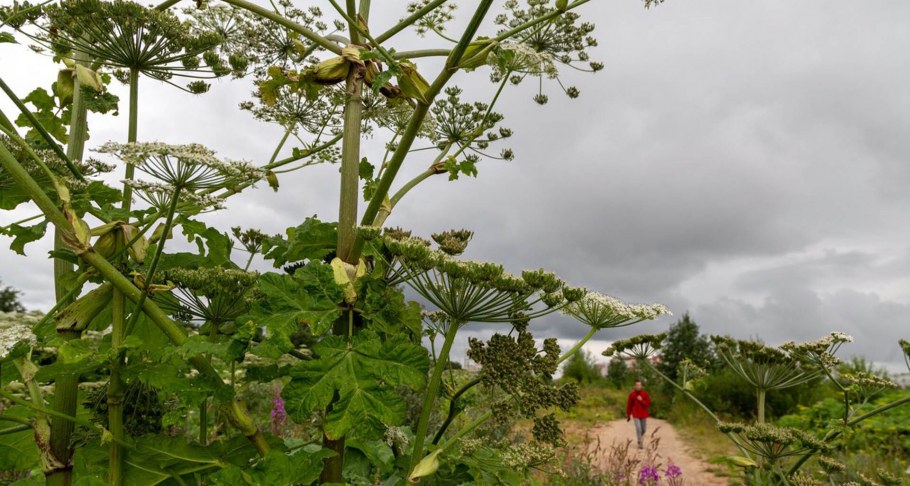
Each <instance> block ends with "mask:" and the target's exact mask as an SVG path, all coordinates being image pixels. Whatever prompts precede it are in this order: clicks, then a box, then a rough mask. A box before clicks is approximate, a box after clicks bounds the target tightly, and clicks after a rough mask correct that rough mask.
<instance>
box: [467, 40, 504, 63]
mask: <svg viewBox="0 0 910 486" xmlns="http://www.w3.org/2000/svg"><path fill="white" fill-rule="evenodd" d="M497 45H499V42H497V41H496V39H483V40H476V41H474V42H471V43H470V44H468V47H467V48H466V49H465V50H464V54H462V55H461V61H459V62H458V67H459V68H461V69H467V70H469V71H470V70H472V69H477V68H479V67H480V66H483V65H484V64H486V63H487V57H488V56H489V55H490V52H492V51H493V48H495V47H496V46H497Z"/></svg>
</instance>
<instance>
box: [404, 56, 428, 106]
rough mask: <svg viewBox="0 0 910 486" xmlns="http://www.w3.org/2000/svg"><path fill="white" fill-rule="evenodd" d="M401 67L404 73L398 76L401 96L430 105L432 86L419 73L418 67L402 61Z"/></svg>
mask: <svg viewBox="0 0 910 486" xmlns="http://www.w3.org/2000/svg"><path fill="white" fill-rule="evenodd" d="M399 66H401V71H402V74H401V75H400V76H398V86H399V87H400V88H401V94H402V95H404V96H405V97H407V98H412V99H415V100H417V101H419V102H421V103H423V104H429V103H430V100H429V99H428V98H427V93H428V92H429V91H430V84H429V83H427V80H426V79H424V78H423V76H421V75H420V73H418V72H417V66H416V65H415V64H414V63H412V62H409V61H402V62H401V63H400V64H399Z"/></svg>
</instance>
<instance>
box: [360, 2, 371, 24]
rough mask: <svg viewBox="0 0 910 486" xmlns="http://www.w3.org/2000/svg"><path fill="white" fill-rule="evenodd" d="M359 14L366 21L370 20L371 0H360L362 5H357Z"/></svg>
mask: <svg viewBox="0 0 910 486" xmlns="http://www.w3.org/2000/svg"><path fill="white" fill-rule="evenodd" d="M357 14H358V15H360V17H361V18H362V19H363V21H364V22H369V21H370V0H360V5H359V6H358V7H357Z"/></svg>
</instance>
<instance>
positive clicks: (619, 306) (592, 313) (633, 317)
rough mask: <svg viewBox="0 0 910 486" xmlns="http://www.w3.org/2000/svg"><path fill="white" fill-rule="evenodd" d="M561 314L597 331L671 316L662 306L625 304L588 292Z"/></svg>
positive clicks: (607, 296) (612, 298)
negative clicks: (662, 316)
mask: <svg viewBox="0 0 910 486" xmlns="http://www.w3.org/2000/svg"><path fill="white" fill-rule="evenodd" d="M563 312H565V313H566V314H568V315H570V316H572V317H574V318H576V319H578V320H579V321H581V322H583V323H585V324H587V325H589V326H591V327H596V328H598V329H606V328H614V327H624V326H630V325H632V324H635V323H638V322H641V321H646V320H651V319H655V318H657V317H658V316H660V315H663V314H667V315H671V314H670V311H669V310H668V309H667V307H666V306H664V305H662V304H650V305H647V304H627V303H625V302H623V301H621V300H619V299H617V298H616V297H613V296H610V295H606V294H601V293H598V292H588V293H587V294H585V296H584V297H582V298H581V300H579V301H577V302H573V303H571V304H569V305H567V306H566V307H565V308H564V309H563Z"/></svg>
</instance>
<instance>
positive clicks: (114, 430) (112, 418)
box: [107, 68, 142, 486]
mask: <svg viewBox="0 0 910 486" xmlns="http://www.w3.org/2000/svg"><path fill="white" fill-rule="evenodd" d="M129 86H130V100H129V104H130V108H129V122H128V126H127V142H130V143H131V142H135V141H136V133H137V131H138V125H139V70H137V69H135V68H134V69H130V78H129ZM134 173H135V167H134V166H133V164H127V165H126V174H125V177H126V179H127V180H128V181H131V180H133V176H134ZM132 203H133V188H132V187H131V186H130V185H129V184H124V185H123V198H122V200H121V207H122V208H123V209H124V210H125V211H127V212H129V210H130V207H131V206H132ZM141 305H142V304H141V301H140V304H139V305H137V306H136V310H135V311H134V312H133V314H132V316H131V319H130V322H133V321H135V320H136V319H137V318H138V317H139V315H140V314H141V313H142V312H141V311H140V310H139V309H140V308H141ZM111 314H112V321H111V348H112V349H113V350H114V351H115V352H116V355H115V357H114V359H113V360H111V376H110V382H109V383H108V389H107V406H108V417H107V418H108V430H109V431H110V433H111V435H112V436H113V437H114V439H115V440H114V441H113V442H111V444H110V448H109V456H108V460H109V466H108V484H110V485H111V486H120V485H121V484H123V451H122V450H121V448H120V445H119V442H122V441H124V440H125V434H124V428H123V396H124V394H125V389H126V385H125V384H124V383H123V378H122V368H123V366H124V365H125V364H126V361H125V359H124V356H123V353H122V352H120V348H121V346H123V343H124V341H125V340H126V336H127V334H128V332H129V331H128V330H127V329H128V325H127V322H126V299H125V297H124V295H123V292H121V291H120V290H119V289H114V297H113V308H112V312H111Z"/></svg>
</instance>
